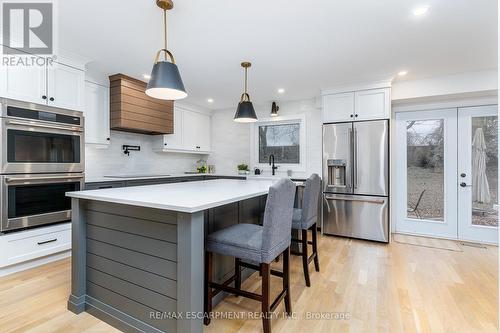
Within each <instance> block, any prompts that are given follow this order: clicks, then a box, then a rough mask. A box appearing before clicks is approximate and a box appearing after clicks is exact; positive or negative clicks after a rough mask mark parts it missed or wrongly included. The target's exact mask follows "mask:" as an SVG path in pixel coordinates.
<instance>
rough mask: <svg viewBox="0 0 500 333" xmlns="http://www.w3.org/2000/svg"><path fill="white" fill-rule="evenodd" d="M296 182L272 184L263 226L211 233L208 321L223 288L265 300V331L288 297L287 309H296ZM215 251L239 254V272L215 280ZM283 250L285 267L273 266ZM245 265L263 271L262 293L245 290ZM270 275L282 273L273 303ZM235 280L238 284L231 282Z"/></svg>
mask: <svg viewBox="0 0 500 333" xmlns="http://www.w3.org/2000/svg"><path fill="white" fill-rule="evenodd" d="M294 197H295V184H294V183H293V182H292V181H291V180H289V179H281V180H279V181H278V182H277V183H275V184H274V185H273V186H271V187H270V188H269V194H268V197H267V202H266V208H265V212H264V223H263V225H262V226H260V225H255V224H248V223H240V224H235V225H232V226H230V227H227V228H224V229H221V230H219V231H216V232H214V233H212V234H210V235H208V237H207V242H206V247H205V312H206V314H207V315H205V320H204V323H205V325H209V324H210V314H211V312H212V297H214V296H215V295H217V294H218V293H219V292H220V291H225V292H228V293H231V294H234V295H237V296H243V297H247V298H251V299H254V300H256V301H259V302H261V309H262V325H263V327H264V333H270V332H271V321H270V316H271V313H272V312H273V311H274V310H275V309H276V308H277V307H278V305H279V303H280V302H281V301H282V300H284V301H285V311H286V313H287V314H288V315H290V314H291V312H292V304H291V301H290V243H291V230H292V215H293V201H294ZM213 253H218V254H221V255H226V256H231V257H234V258H235V274H234V275H233V276H232V277H230V278H229V279H228V280H227V281H225V282H223V283H222V284H218V283H215V282H213V281H212V260H213V258H212V257H213ZM280 254H283V271H282V272H280V271H275V270H273V269H271V268H270V263H271V262H272V261H273V260H274V259H275V258H276V257H277V256H279V255H280ZM241 267H247V268H250V269H254V270H257V271H260V273H261V274H262V294H261V295H259V294H255V293H251V292H248V291H244V290H241ZM270 275H275V276H278V277H281V278H282V280H283V289H282V291H281V292H280V293H279V295H278V297H277V298H276V299H275V300H274V301H273V302H272V303H270ZM233 281H234V282H235V284H234V287H231V286H229V285H230V284H231V283H232V282H233Z"/></svg>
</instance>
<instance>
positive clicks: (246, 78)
mask: <svg viewBox="0 0 500 333" xmlns="http://www.w3.org/2000/svg"><path fill="white" fill-rule="evenodd" d="M247 88H248V68H247V67H245V94H246V93H247Z"/></svg>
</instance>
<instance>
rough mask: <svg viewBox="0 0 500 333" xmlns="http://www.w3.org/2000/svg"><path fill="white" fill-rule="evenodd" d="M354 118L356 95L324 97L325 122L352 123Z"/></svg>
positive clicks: (345, 94) (349, 93)
mask: <svg viewBox="0 0 500 333" xmlns="http://www.w3.org/2000/svg"><path fill="white" fill-rule="evenodd" d="M353 117H354V93H353V92H348V93H342V94H334V95H325V96H323V122H324V123H330V122H339V121H351V120H352V119H353Z"/></svg>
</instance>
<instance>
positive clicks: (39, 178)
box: [5, 176, 84, 183]
mask: <svg viewBox="0 0 500 333" xmlns="http://www.w3.org/2000/svg"><path fill="white" fill-rule="evenodd" d="M83 177H84V176H55V177H54V176H49V177H30V178H23V177H5V182H7V183H12V182H30V181H33V180H64V179H67V180H72V179H83Z"/></svg>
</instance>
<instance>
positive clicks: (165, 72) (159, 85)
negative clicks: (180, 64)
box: [146, 0, 187, 100]
mask: <svg viewBox="0 0 500 333" xmlns="http://www.w3.org/2000/svg"><path fill="white" fill-rule="evenodd" d="M156 5H157V6H158V7H160V8H161V9H162V10H163V29H164V38H165V40H164V47H163V49H161V50H160V51H158V53H156V58H155V62H154V65H153V70H152V71H151V77H150V79H149V82H148V85H147V87H146V95H148V96H150V97H153V98H158V99H165V100H177V99H181V98H185V97H187V93H186V89H185V88H184V83H183V82H182V78H181V74H180V73H179V68H177V65H176V64H175V59H174V56H173V55H172V53H171V52H170V51H169V50H168V49H167V10H170V9H172V8H173V7H174V3H173V1H172V0H156ZM162 52H163V53H165V60H164V61H160V55H161V53H162ZM169 58H170V59H171V61H168V59H169Z"/></svg>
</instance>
